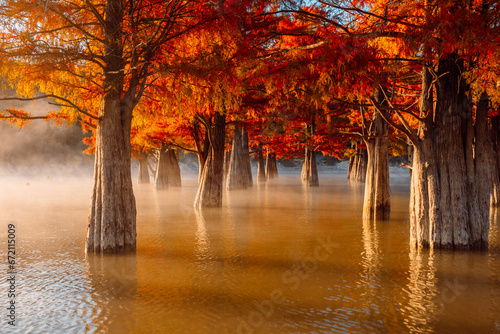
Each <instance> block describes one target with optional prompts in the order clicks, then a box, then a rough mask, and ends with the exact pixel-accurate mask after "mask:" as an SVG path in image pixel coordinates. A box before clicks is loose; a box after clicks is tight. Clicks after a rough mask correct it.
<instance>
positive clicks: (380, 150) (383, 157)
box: [363, 90, 391, 220]
mask: <svg viewBox="0 0 500 334" xmlns="http://www.w3.org/2000/svg"><path fill="white" fill-rule="evenodd" d="M375 100H376V101H377V102H378V103H379V104H381V105H384V102H383V101H384V94H383V92H382V91H381V90H377V92H376V93H375ZM387 136H388V126H387V123H386V122H385V121H384V119H383V118H382V116H381V115H380V112H379V111H377V110H375V111H374V114H373V119H372V124H371V126H370V131H369V134H368V139H365V144H366V151H367V156H368V160H367V165H366V177H365V196H364V203H363V218H364V219H370V220H371V219H375V220H381V219H382V220H384V219H389V217H390V210H391V202H390V191H389V146H388V141H389V140H388V138H387Z"/></svg>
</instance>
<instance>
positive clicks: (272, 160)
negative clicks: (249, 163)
mask: <svg viewBox="0 0 500 334" xmlns="http://www.w3.org/2000/svg"><path fill="white" fill-rule="evenodd" d="M277 177H278V165H277V164H276V153H270V152H269V150H268V151H267V161H266V179H268V180H272V179H275V178H277Z"/></svg>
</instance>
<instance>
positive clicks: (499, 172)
mask: <svg viewBox="0 0 500 334" xmlns="http://www.w3.org/2000/svg"><path fill="white" fill-rule="evenodd" d="M491 141H492V143H493V150H494V155H493V157H494V165H495V167H494V169H493V184H492V187H491V199H490V205H493V206H500V116H499V115H497V116H494V117H492V119H491Z"/></svg>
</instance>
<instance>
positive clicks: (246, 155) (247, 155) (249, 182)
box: [242, 130, 253, 187]
mask: <svg viewBox="0 0 500 334" xmlns="http://www.w3.org/2000/svg"><path fill="white" fill-rule="evenodd" d="M248 141H249V140H248V132H246V131H245V130H243V141H242V145H243V148H242V154H243V163H244V165H245V170H246V175H247V186H248V187H251V186H252V185H253V177H252V165H251V164H250V153H249V152H250V147H249V144H248Z"/></svg>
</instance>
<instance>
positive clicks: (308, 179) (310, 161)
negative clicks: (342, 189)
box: [301, 115, 319, 187]
mask: <svg viewBox="0 0 500 334" xmlns="http://www.w3.org/2000/svg"><path fill="white" fill-rule="evenodd" d="M304 131H305V137H306V144H305V152H304V164H303V165H302V173H301V177H302V181H303V182H305V183H306V184H307V185H308V186H311V187H318V186H319V177H318V166H317V164H316V151H315V150H314V149H313V148H311V142H310V141H311V138H312V136H313V135H314V134H315V132H316V124H315V116H314V115H313V116H312V117H311V124H306V127H305V130H304Z"/></svg>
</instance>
